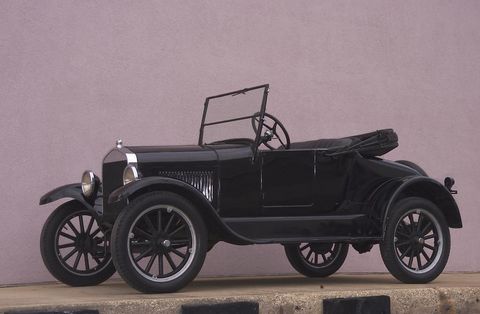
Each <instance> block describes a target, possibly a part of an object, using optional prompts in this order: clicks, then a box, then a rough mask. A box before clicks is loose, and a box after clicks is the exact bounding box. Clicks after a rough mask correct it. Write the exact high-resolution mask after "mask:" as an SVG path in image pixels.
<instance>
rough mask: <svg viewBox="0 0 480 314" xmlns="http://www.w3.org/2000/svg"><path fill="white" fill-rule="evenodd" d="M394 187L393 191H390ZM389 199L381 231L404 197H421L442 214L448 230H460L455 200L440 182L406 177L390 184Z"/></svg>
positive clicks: (424, 178)
mask: <svg viewBox="0 0 480 314" xmlns="http://www.w3.org/2000/svg"><path fill="white" fill-rule="evenodd" d="M392 187H394V189H392ZM387 191H388V195H389V197H388V198H386V197H384V198H383V199H384V200H385V201H387V202H386V203H384V204H386V205H385V207H384V211H383V218H382V221H383V231H384V232H385V228H386V224H387V221H388V218H389V216H390V214H391V211H392V210H393V207H394V206H395V203H396V202H398V201H399V200H401V199H402V198H405V197H411V196H417V197H423V198H425V199H428V200H430V201H431V202H433V203H435V205H437V206H438V208H439V209H440V210H441V211H442V212H443V214H444V215H445V218H446V220H447V223H448V226H449V227H450V228H461V227H462V218H461V216H460V211H459V209H458V206H457V203H456V202H455V199H454V198H453V196H452V195H451V193H450V191H448V189H447V188H445V186H443V185H442V184H441V183H440V182H438V181H436V180H434V179H432V178H429V177H424V176H408V177H404V178H402V179H400V180H398V181H396V182H392V183H391V184H390V189H387Z"/></svg>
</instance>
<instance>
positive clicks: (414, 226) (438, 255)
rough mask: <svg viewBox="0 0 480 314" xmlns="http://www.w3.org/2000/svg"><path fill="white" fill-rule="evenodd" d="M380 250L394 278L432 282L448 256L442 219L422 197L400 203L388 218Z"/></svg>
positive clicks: (441, 269) (448, 251) (448, 239)
mask: <svg viewBox="0 0 480 314" xmlns="http://www.w3.org/2000/svg"><path fill="white" fill-rule="evenodd" d="M380 251H381V253H382V258H383V260H384V262H385V265H386V266H387V268H388V270H389V271H390V272H391V273H392V275H393V276H395V277H396V278H397V279H399V280H401V281H403V282H406V283H426V282H429V281H432V280H433V279H435V278H436V277H437V276H438V275H440V273H441V272H442V271H443V269H444V267H445V265H446V263H447V260H448V256H449V253H450V233H449V229H448V225H447V223H446V221H445V217H444V216H443V214H442V212H441V211H440V210H439V209H438V207H437V206H436V205H435V204H433V203H432V202H430V201H428V200H425V199H423V198H418V197H409V198H406V199H403V200H401V201H400V202H399V203H398V204H396V206H395V207H394V210H393V212H392V214H391V217H389V220H388V222H387V229H386V232H385V238H384V240H383V242H382V243H381V244H380Z"/></svg>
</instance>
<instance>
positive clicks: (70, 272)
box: [40, 201, 115, 286]
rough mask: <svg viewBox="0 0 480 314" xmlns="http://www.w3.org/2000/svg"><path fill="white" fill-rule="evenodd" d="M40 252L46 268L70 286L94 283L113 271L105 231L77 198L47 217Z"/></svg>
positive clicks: (101, 280) (107, 236)
mask: <svg viewBox="0 0 480 314" xmlns="http://www.w3.org/2000/svg"><path fill="white" fill-rule="evenodd" d="M40 251H41V254H42V259H43V262H44V263H45V266H46V267H47V269H48V271H49V272H50V273H51V274H52V275H53V276H54V277H55V278H56V279H58V280H59V281H61V282H63V283H65V284H67V285H70V286H92V285H97V284H99V283H101V282H103V281H105V280H107V279H108V278H110V277H111V276H112V275H113V273H115V267H114V266H113V263H112V258H111V255H110V247H109V232H108V231H107V230H106V229H105V228H103V227H102V226H101V225H100V224H99V222H98V220H97V218H96V216H95V215H94V214H93V213H92V212H91V211H89V210H87V209H86V208H85V207H84V206H83V205H82V204H80V203H78V202H77V201H70V202H67V203H65V204H63V205H61V206H59V207H58V208H57V209H56V210H55V211H54V212H53V213H52V214H51V215H50V216H49V217H48V219H47V221H46V222H45V225H44V226H43V229H42V234H41V239H40Z"/></svg>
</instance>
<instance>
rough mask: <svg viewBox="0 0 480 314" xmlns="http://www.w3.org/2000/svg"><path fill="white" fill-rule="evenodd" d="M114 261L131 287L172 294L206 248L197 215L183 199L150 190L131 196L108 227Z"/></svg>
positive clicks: (189, 277)
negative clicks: (129, 202)
mask: <svg viewBox="0 0 480 314" xmlns="http://www.w3.org/2000/svg"><path fill="white" fill-rule="evenodd" d="M112 248H113V250H112V251H113V253H112V254H113V261H114V263H115V265H116V267H117V270H118V272H119V274H120V275H121V276H122V278H124V279H125V281H126V282H127V283H128V284H130V285H131V286H132V287H133V288H135V289H137V290H139V291H142V292H146V293H157V292H173V291H176V290H179V289H181V288H183V287H184V286H185V285H187V284H188V283H189V282H190V281H191V280H193V278H194V277H195V276H196V275H197V274H198V272H199V271H200V269H201V267H202V265H203V262H204V260H205V255H206V251H207V248H208V242H207V231H206V227H205V225H204V222H203V220H202V217H201V216H200V214H199V213H198V212H197V210H196V209H195V208H194V206H193V205H192V204H191V203H190V202H188V201H187V200H186V199H185V198H183V197H181V196H179V195H177V194H174V193H170V192H152V193H148V194H146V195H143V196H141V197H139V198H137V199H135V200H134V201H133V202H132V203H131V204H130V205H129V206H128V207H127V208H125V210H123V211H122V213H121V214H120V215H119V217H118V218H117V220H116V222H115V225H114V228H113V231H112Z"/></svg>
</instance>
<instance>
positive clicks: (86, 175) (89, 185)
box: [81, 170, 97, 198]
mask: <svg viewBox="0 0 480 314" xmlns="http://www.w3.org/2000/svg"><path fill="white" fill-rule="evenodd" d="M81 183H82V184H81V185H82V193H83V195H84V196H85V197H87V198H89V197H91V196H92V195H93V193H94V192H95V188H96V186H95V185H96V183H97V182H96V180H95V173H93V171H91V170H85V171H84V172H83V174H82V181H81Z"/></svg>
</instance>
